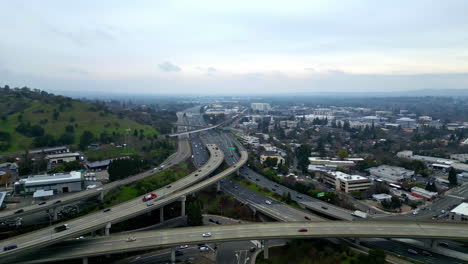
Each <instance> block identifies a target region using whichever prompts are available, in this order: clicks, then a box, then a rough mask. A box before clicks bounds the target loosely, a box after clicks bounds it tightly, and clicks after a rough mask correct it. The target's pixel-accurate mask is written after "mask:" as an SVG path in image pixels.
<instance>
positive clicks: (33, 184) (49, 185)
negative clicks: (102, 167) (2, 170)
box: [15, 171, 84, 194]
mask: <svg viewBox="0 0 468 264" xmlns="http://www.w3.org/2000/svg"><path fill="white" fill-rule="evenodd" d="M83 184H84V182H83V178H82V177H81V172H79V171H72V172H70V173H57V174H53V175H36V176H29V177H28V178H26V179H21V180H19V181H17V182H15V193H16V194H33V193H34V192H36V191H37V190H44V191H49V190H53V191H54V193H55V194H58V193H67V192H79V191H81V190H82V188H83Z"/></svg>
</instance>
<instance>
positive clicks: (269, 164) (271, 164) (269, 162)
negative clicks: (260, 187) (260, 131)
mask: <svg viewBox="0 0 468 264" xmlns="http://www.w3.org/2000/svg"><path fill="white" fill-rule="evenodd" d="M277 164H278V159H277V158H271V157H268V158H266V160H265V161H264V162H263V166H265V167H270V168H272V167H275V166H276V165H277Z"/></svg>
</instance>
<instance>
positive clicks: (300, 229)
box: [297, 228, 309, 232]
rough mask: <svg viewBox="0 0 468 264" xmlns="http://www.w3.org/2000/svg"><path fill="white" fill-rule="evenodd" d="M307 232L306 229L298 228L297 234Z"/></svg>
mask: <svg viewBox="0 0 468 264" xmlns="http://www.w3.org/2000/svg"><path fill="white" fill-rule="evenodd" d="M307 231H309V230H307V228H299V229H298V230H297V232H307Z"/></svg>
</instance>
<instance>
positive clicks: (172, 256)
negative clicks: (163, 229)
mask: <svg viewBox="0 0 468 264" xmlns="http://www.w3.org/2000/svg"><path fill="white" fill-rule="evenodd" d="M175 261H176V259H175V248H171V263H172V264H175Z"/></svg>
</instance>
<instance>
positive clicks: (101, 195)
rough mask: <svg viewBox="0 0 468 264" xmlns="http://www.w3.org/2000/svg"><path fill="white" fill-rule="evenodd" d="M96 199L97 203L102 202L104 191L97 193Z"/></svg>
mask: <svg viewBox="0 0 468 264" xmlns="http://www.w3.org/2000/svg"><path fill="white" fill-rule="evenodd" d="M98 199H99V201H101V202H102V201H104V191H101V192H100V193H99V197H98Z"/></svg>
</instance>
